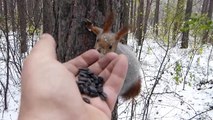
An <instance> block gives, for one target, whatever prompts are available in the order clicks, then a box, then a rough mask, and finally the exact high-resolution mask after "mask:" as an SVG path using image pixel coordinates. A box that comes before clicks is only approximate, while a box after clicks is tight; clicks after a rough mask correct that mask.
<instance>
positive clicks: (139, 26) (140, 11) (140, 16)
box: [135, 0, 144, 45]
mask: <svg viewBox="0 0 213 120" xmlns="http://www.w3.org/2000/svg"><path fill="white" fill-rule="evenodd" d="M143 23H144V0H140V3H139V7H138V15H137V28H136V34H135V36H136V38H137V39H138V41H139V45H141V40H142V31H143Z"/></svg>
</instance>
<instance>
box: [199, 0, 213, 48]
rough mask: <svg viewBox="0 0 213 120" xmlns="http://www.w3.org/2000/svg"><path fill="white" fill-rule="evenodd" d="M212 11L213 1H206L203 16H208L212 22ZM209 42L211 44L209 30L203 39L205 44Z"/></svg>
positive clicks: (205, 32)
mask: <svg viewBox="0 0 213 120" xmlns="http://www.w3.org/2000/svg"><path fill="white" fill-rule="evenodd" d="M206 4H207V5H206ZM204 7H206V8H204ZM203 9H204V10H203ZM212 11H213V0H208V1H206V3H204V2H203V6H202V12H201V14H203V15H207V17H208V19H209V20H211V19H212ZM207 42H209V30H205V31H204V33H203V38H202V43H203V44H205V43H207Z"/></svg>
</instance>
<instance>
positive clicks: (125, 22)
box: [119, 0, 129, 44]
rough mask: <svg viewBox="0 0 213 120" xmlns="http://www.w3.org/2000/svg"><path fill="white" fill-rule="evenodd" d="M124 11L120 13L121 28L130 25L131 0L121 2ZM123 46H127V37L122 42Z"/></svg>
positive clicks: (121, 10)
mask: <svg viewBox="0 0 213 120" xmlns="http://www.w3.org/2000/svg"><path fill="white" fill-rule="evenodd" d="M121 2H122V3H121V4H122V5H121V7H122V9H120V11H119V13H121V16H120V20H121V23H120V27H124V26H127V25H128V24H129V0H122V1H121ZM121 42H122V43H123V44H127V36H125V37H124V39H123V40H122V41H121Z"/></svg>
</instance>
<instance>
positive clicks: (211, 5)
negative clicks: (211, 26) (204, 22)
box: [207, 0, 213, 20]
mask: <svg viewBox="0 0 213 120" xmlns="http://www.w3.org/2000/svg"><path fill="white" fill-rule="evenodd" d="M212 12H213V0H210V3H209V10H208V14H207V16H208V17H209V19H210V20H211V19H212Z"/></svg>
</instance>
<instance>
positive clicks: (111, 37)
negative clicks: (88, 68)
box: [86, 12, 141, 100]
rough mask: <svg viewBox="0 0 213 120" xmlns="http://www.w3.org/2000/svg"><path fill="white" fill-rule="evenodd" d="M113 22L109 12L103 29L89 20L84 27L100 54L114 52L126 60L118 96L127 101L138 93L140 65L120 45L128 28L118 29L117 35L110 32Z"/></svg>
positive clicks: (111, 13) (125, 48)
mask: <svg viewBox="0 0 213 120" xmlns="http://www.w3.org/2000/svg"><path fill="white" fill-rule="evenodd" d="M113 20H114V13H113V12H110V14H109V16H108V17H107V18H106V21H105V22H104V27H103V29H102V28H99V27H97V26H94V25H93V24H92V22H90V21H89V20H87V21H86V27H87V28H88V30H89V31H92V32H93V33H95V34H96V36H97V37H96V43H95V49H97V50H98V51H99V52H100V53H102V54H106V53H108V52H116V53H118V54H124V55H126V56H127V58H128V71H127V76H126V79H125V81H124V84H123V87H122V89H121V91H120V94H119V95H120V96H121V97H122V98H123V99H125V100H128V99H130V98H134V97H136V96H137V95H138V94H139V93H140V89H141V79H140V63H139V62H138V60H137V58H136V56H135V54H134V53H133V51H132V50H131V48H130V47H129V46H127V45H124V44H121V43H120V40H121V39H122V37H124V36H125V35H126V34H127V33H128V27H124V28H122V29H120V30H119V31H118V32H117V33H113V32H111V31H110V29H111V28H112V24H113Z"/></svg>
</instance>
